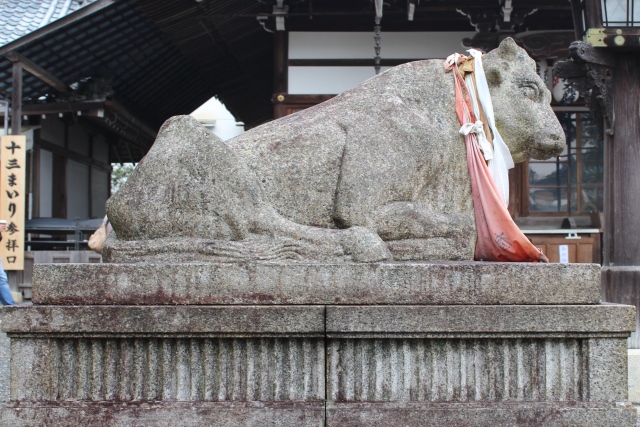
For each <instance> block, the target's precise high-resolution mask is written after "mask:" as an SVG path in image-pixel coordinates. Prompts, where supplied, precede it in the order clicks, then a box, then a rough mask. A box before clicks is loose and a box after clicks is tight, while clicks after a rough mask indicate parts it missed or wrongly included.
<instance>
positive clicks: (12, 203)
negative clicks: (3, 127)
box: [0, 135, 27, 270]
mask: <svg viewBox="0 0 640 427" xmlns="http://www.w3.org/2000/svg"><path fill="white" fill-rule="evenodd" d="M0 143H1V144H2V146H1V148H0V220H6V221H7V230H6V231H5V232H4V233H2V241H1V242H0V256H2V266H3V267H4V269H5V270H23V269H24V237H25V236H24V221H25V206H26V200H27V198H26V194H25V189H26V185H25V184H26V182H25V177H26V174H25V170H26V166H27V161H26V152H27V150H26V148H27V147H26V145H27V141H26V137H25V136H16V135H8V136H2V137H0Z"/></svg>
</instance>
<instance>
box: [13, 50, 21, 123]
mask: <svg viewBox="0 0 640 427" xmlns="http://www.w3.org/2000/svg"><path fill="white" fill-rule="evenodd" d="M21 130H22V63H21V62H14V63H13V86H12V93H11V134H12V135H20V132H21Z"/></svg>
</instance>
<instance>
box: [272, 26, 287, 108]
mask: <svg viewBox="0 0 640 427" xmlns="http://www.w3.org/2000/svg"><path fill="white" fill-rule="evenodd" d="M288 88H289V33H288V32H286V31H276V33H275V34H274V43H273V103H274V105H273V118H274V119H278V118H280V117H284V116H285V115H286V114H287V112H286V107H285V105H284V104H282V101H283V100H284V96H285V95H286V94H287V91H288Z"/></svg>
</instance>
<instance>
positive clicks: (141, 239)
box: [103, 38, 565, 262]
mask: <svg viewBox="0 0 640 427" xmlns="http://www.w3.org/2000/svg"><path fill="white" fill-rule="evenodd" d="M483 62H484V65H485V72H486V74H487V79H488V84H489V89H490V92H491V95H492V98H493V105H494V109H495V117H496V125H497V127H498V128H499V129H500V132H501V134H502V136H503V138H504V140H505V142H506V143H507V145H508V146H509V148H510V150H511V152H512V155H513V157H514V159H515V161H523V160H525V159H527V158H530V157H533V158H536V159H544V158H548V157H551V156H553V155H555V154H557V153H560V151H562V148H563V146H564V143H565V137H564V133H563V131H562V128H561V126H560V124H559V122H558V120H557V118H556V116H555V115H554V113H553V111H552V110H551V108H550V106H549V102H550V93H549V91H548V90H547V88H546V85H544V83H543V82H542V81H541V80H540V77H539V76H538V74H537V73H536V70H535V63H534V62H533V60H532V59H531V58H529V57H528V56H527V54H526V52H525V51H524V50H523V49H521V48H519V47H518V46H517V45H516V44H515V42H514V41H513V40H512V39H510V38H508V39H506V40H505V41H503V42H502V43H501V44H500V47H499V48H497V49H495V50H493V51H491V52H489V53H488V54H487V55H485V58H484V60H483ZM459 128H460V125H459V123H458V119H457V116H456V113H455V91H454V82H453V76H452V75H451V74H450V73H445V71H444V67H443V61H441V60H427V61H416V62H412V63H408V64H404V65H401V66H398V67H394V68H392V69H390V70H388V71H385V72H384V73H381V74H380V75H378V76H376V77H373V78H371V79H369V80H367V81H366V82H364V83H363V84H362V85H360V86H359V87H357V88H355V89H352V90H349V91H347V92H344V93H342V94H340V95H338V96H336V97H335V98H333V99H331V100H330V101H327V102H325V103H322V104H320V105H318V106H315V107H313V108H309V109H306V110H304V111H301V112H298V113H296V114H293V115H291V116H288V117H285V118H281V119H279V120H275V121H273V122H270V123H267V124H264V125H262V126H259V127H257V128H255V129H252V130H250V131H248V132H245V133H244V134H242V135H240V136H238V137H236V138H234V139H233V140H231V141H229V142H228V143H224V142H222V141H220V140H219V139H217V138H216V137H215V136H213V135H211V134H210V133H208V132H207V131H206V130H205V129H204V128H203V127H202V126H200V125H199V124H198V123H197V122H196V120H195V119H193V118H189V117H185V116H182V117H174V118H172V119H170V120H168V121H167V122H166V123H165V124H164V125H163V127H162V128H161V130H160V132H159V134H158V138H157V140H156V142H155V144H154V146H153V147H152V149H151V150H150V151H149V153H148V154H147V156H146V157H145V158H144V159H143V161H142V162H140V164H139V165H138V167H137V168H136V170H135V171H134V173H133V174H132V176H131V177H130V178H129V180H128V181H127V183H126V184H125V185H124V186H123V187H122V188H121V189H120V190H119V191H118V192H117V193H116V194H115V195H114V196H113V197H112V198H110V199H109V201H108V202H107V213H108V216H109V218H110V220H111V223H112V225H113V228H114V230H115V234H113V235H112V237H111V238H110V239H108V240H107V242H106V244H105V247H104V252H103V254H104V257H105V259H106V260H108V261H112V262H125V261H134V260H137V261H163V262H188V261H194V260H203V259H208V260H212V261H246V260H274V259H294V260H297V259H314V260H353V261H361V262H374V261H381V260H391V259H394V260H396V261H397V260H471V259H473V252H474V246H475V239H476V231H475V220H474V215H473V206H472V198H471V190H470V181H469V173H468V169H467V161H466V152H465V145H464V143H463V137H462V136H461V135H460V134H459V132H458V130H459Z"/></svg>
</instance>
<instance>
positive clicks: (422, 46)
mask: <svg viewBox="0 0 640 427" xmlns="http://www.w3.org/2000/svg"><path fill="white" fill-rule="evenodd" d="M382 28H383V29H382V42H381V46H382V50H381V52H380V56H381V57H382V58H387V59H392V58H401V59H402V58H406V59H413V58H415V59H428V58H446V57H447V56H449V55H451V54H452V53H455V52H459V53H464V52H465V48H464V47H462V39H463V38H465V37H473V36H474V34H475V33H474V32H473V31H469V32H412V33H392V32H385V31H384V18H383V27H382ZM373 44H374V43H373V24H372V26H371V32H370V33H338V32H335V33H311V32H291V33H289V59H345V58H352V59H362V58H373V57H374V56H375V52H374V51H373Z"/></svg>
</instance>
